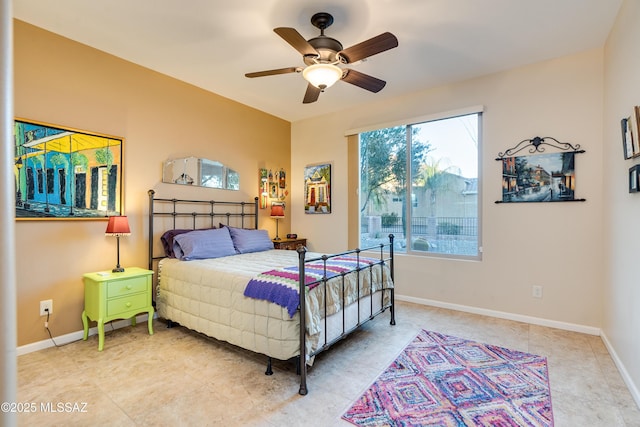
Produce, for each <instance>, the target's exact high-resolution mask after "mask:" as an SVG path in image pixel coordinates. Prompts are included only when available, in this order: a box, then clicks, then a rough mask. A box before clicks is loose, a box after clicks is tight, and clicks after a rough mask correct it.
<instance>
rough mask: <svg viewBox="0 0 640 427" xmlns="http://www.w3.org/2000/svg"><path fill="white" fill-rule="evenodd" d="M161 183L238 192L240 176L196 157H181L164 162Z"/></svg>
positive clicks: (219, 164) (216, 163) (215, 162)
mask: <svg viewBox="0 0 640 427" xmlns="http://www.w3.org/2000/svg"><path fill="white" fill-rule="evenodd" d="M162 182H165V183H168V184H181V185H194V186H198V187H208V188H220V189H224V190H240V175H238V172H236V171H234V170H233V169H229V168H228V167H226V166H225V165H223V164H222V163H220V162H218V161H215V160H209V159H201V158H198V157H183V158H180V159H172V160H167V161H166V162H164V166H163V168H162Z"/></svg>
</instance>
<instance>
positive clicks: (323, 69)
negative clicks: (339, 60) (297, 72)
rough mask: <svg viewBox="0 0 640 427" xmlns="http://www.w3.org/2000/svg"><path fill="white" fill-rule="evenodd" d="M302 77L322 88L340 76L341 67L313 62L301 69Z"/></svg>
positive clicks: (329, 85)
mask: <svg viewBox="0 0 640 427" xmlns="http://www.w3.org/2000/svg"><path fill="white" fill-rule="evenodd" d="M302 77H304V79H305V80H306V81H308V82H309V83H311V84H312V85H314V86H315V87H317V88H318V89H320V90H324V89H326V88H328V87H331V86H333V84H334V83H335V82H337V81H338V80H340V79H341V78H342V68H340V67H338V66H337V65H333V64H313V65H309V66H308V67H306V68H305V69H304V70H302Z"/></svg>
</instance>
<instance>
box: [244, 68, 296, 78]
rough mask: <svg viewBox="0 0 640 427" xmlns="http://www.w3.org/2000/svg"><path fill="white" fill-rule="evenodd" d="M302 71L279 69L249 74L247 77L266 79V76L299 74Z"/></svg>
mask: <svg viewBox="0 0 640 427" xmlns="http://www.w3.org/2000/svg"><path fill="white" fill-rule="evenodd" d="M300 71H302V68H300V67H288V68H278V69H277V70H265V71H256V72H255V73H247V74H245V77H249V78H252V77H264V76H275V75H277V74H288V73H299V72H300Z"/></svg>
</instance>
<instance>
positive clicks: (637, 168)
mask: <svg viewBox="0 0 640 427" xmlns="http://www.w3.org/2000/svg"><path fill="white" fill-rule="evenodd" d="M639 172H640V165H634V166H632V167H631V168H630V169H629V193H637V192H638V191H640V189H639V188H638V185H639V184H640V180H639V177H638V173H639Z"/></svg>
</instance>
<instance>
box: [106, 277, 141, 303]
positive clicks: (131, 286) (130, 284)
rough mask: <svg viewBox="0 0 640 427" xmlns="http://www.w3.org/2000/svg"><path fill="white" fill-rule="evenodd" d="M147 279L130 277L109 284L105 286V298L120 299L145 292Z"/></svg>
mask: <svg viewBox="0 0 640 427" xmlns="http://www.w3.org/2000/svg"><path fill="white" fill-rule="evenodd" d="M147 283H148V280H147V277H146V276H141V277H130V278H128V279H122V280H118V281H114V282H111V283H109V286H107V298H114V297H120V296H125V295H130V294H135V293H138V292H145V291H146V290H147Z"/></svg>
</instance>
